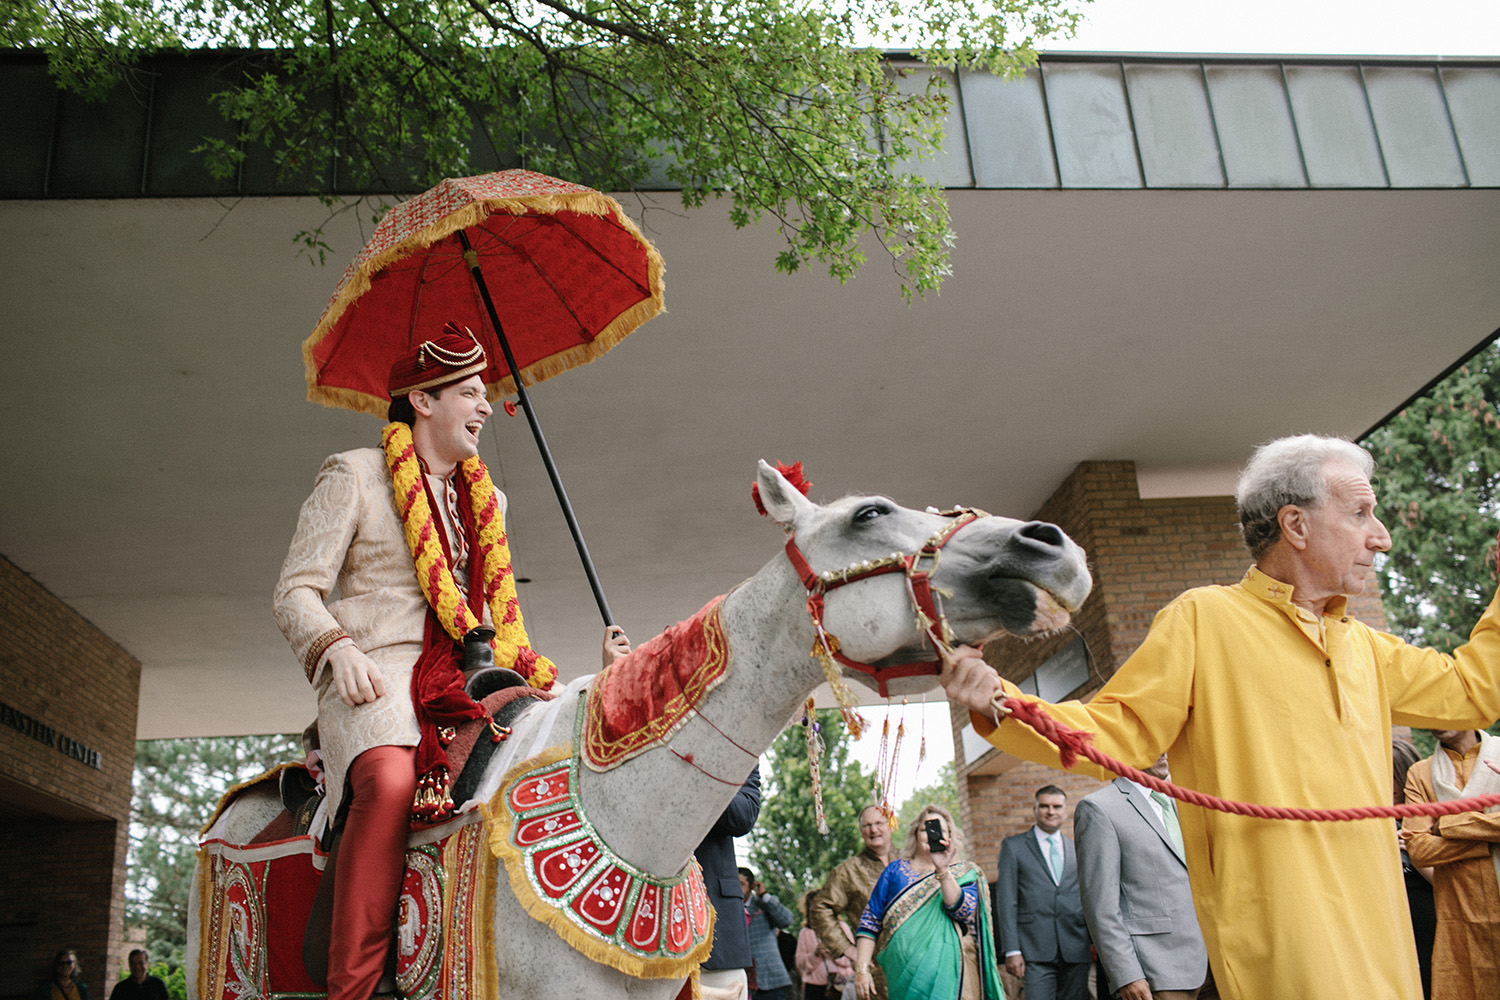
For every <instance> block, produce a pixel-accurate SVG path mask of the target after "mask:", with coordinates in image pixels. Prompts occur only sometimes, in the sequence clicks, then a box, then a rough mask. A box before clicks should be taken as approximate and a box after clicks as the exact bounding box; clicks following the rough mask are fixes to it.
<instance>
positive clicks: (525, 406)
mask: <svg viewBox="0 0 1500 1000" xmlns="http://www.w3.org/2000/svg"><path fill="white" fill-rule="evenodd" d="M458 241H459V243H461V244H463V248H464V261H465V262H466V263H467V264H468V265H469V273H470V274H471V275H473V276H474V284H475V285H476V286H477V287H478V288H479V297H480V298H481V299H483V300H484V308H485V311H486V312H488V313H489V316H490V325H491V326H492V327H493V328H494V330H495V338H496V339H497V340H499V341H500V351H501V353H503V354H504V355H505V363H506V365H508V366H509V367H510V375H511V378H512V379H514V380H515V383H516V397H517V398H518V399H520V401H521V409H522V410H524V411H525V413H526V422H527V423H528V424H530V425H531V436H532V437H534V438H536V446H537V450H538V451H540V452H541V453H542V465H544V466H546V468H547V478H548V479H550V480H552V491H553V492H554V493H556V494H557V502H558V504H559V505H560V506H561V507H562V512H563V519H564V520H566V521H567V522H568V531H569V532H571V533H572V535H573V545H574V547H575V548H577V549H578V558H579V559H580V560H582V561H583V575H584V576H586V577H588V581H589V589H590V590H592V591H593V592H594V603H595V604H597V605H599V614H600V616H601V617H603V619H604V624H605V625H613V624H615V619H614V615H612V614H610V611H609V602H608V601H607V600H605V599H604V588H603V587H602V586H600V584H599V574H598V573H596V572H595V571H594V560H593V557H592V556H590V555H589V547H588V545H587V544H585V543H584V540H583V530H582V529H581V528H579V527H578V518H576V517H574V516H573V504H572V503H571V502H570V501H569V500H568V491H567V490H565V489H563V483H562V477H561V476H560V475H558V473H557V465H556V463H554V462H553V461H552V449H550V448H548V447H547V437H546V435H544V434H543V433H542V425H541V424H539V423H538V422H537V419H536V414H535V413H534V412H532V409H531V397H530V396H528V395H527V394H526V386H524V385H522V384H521V369H520V367H519V366H518V365H517V364H516V357H515V355H514V354H512V353H511V351H510V341H508V340H506V339H505V329H504V328H503V327H502V326H501V325H500V316H499V314H498V313H496V312H495V303H494V301H493V300H492V299H491V298H490V289H489V286H488V285H486V284H485V283H484V275H483V274H481V273H480V271H479V255H478V254H477V253H475V252H474V248H473V247H471V246H470V245H469V235H468V234H467V233H465V232H464V231H463V230H462V229H460V230H459V231H458Z"/></svg>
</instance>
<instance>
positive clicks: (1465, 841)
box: [1401, 729, 1500, 1000]
mask: <svg viewBox="0 0 1500 1000" xmlns="http://www.w3.org/2000/svg"><path fill="white" fill-rule="evenodd" d="M1432 735H1434V736H1436V737H1437V741H1438V746H1437V749H1436V750H1434V751H1433V754H1432V756H1431V757H1429V758H1427V759H1426V760H1419V761H1417V762H1416V763H1415V764H1413V765H1412V766H1411V770H1410V771H1408V772H1407V775H1406V801H1408V802H1448V801H1451V800H1453V799H1458V798H1471V797H1473V796H1475V795H1492V794H1495V793H1496V792H1500V774H1496V773H1495V771H1494V770H1493V768H1492V766H1491V765H1493V766H1500V737H1495V736H1491V735H1490V734H1489V733H1482V732H1476V731H1474V730H1472V729H1440V730H1435V731H1434V732H1433V734H1432ZM1401 839H1402V840H1404V841H1405V842H1406V851H1407V853H1408V854H1410V855H1411V862H1412V864H1414V865H1416V866H1418V867H1419V868H1422V867H1430V868H1431V869H1432V899H1433V903H1434V904H1435V906H1436V909H1437V935H1436V937H1435V938H1434V939H1433V943H1432V995H1433V997H1434V998H1435V1000H1495V998H1496V997H1500V814H1496V813H1487V812H1462V813H1458V814H1456V815H1453V816H1410V817H1407V819H1406V821H1405V822H1404V823H1403V824H1402V829H1401Z"/></svg>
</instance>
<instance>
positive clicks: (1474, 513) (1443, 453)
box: [1361, 344, 1500, 652]
mask: <svg viewBox="0 0 1500 1000" xmlns="http://www.w3.org/2000/svg"><path fill="white" fill-rule="evenodd" d="M1497 406H1500V345H1496V344H1491V345H1490V346H1488V347H1486V348H1485V349H1484V350H1482V351H1480V352H1479V353H1478V354H1476V355H1475V356H1474V357H1473V358H1471V359H1470V360H1469V362H1468V363H1467V364H1465V365H1463V366H1461V367H1460V368H1458V369H1457V370H1456V371H1454V372H1453V373H1452V374H1451V375H1449V376H1448V377H1447V378H1445V379H1443V381H1442V382H1440V383H1439V384H1438V385H1437V386H1435V387H1434V388H1433V390H1432V391H1431V392H1430V393H1428V394H1427V395H1425V396H1424V397H1422V398H1421V399H1418V400H1416V401H1415V402H1413V403H1412V404H1411V405H1409V406H1407V407H1406V409H1404V410H1402V411H1401V413H1399V414H1397V416H1396V417H1394V418H1393V419H1391V420H1390V421H1389V422H1387V423H1386V424H1385V425H1384V426H1382V427H1381V428H1379V429H1378V430H1376V431H1374V432H1373V433H1371V434H1370V435H1369V437H1367V438H1365V440H1364V441H1362V442H1361V443H1362V444H1364V445H1365V446H1366V447H1367V448H1369V449H1370V451H1371V453H1372V454H1373V455H1374V456H1375V461H1376V465H1377V472H1376V489H1377V492H1378V493H1379V495H1380V503H1381V507H1382V508H1383V512H1384V515H1383V516H1384V520H1385V522H1386V526H1387V527H1388V528H1389V529H1390V532H1391V551H1390V553H1389V555H1387V556H1386V558H1385V560H1384V562H1383V564H1382V565H1381V567H1380V578H1381V580H1380V582H1381V586H1382V587H1383V588H1384V603H1385V613H1386V617H1387V619H1389V622H1390V625H1391V628H1392V630H1393V631H1395V632H1396V633H1397V634H1399V635H1402V636H1403V637H1405V638H1406V639H1407V640H1409V641H1410V642H1413V643H1416V644H1418V645H1422V646H1429V647H1432V648H1434V649H1440V650H1443V651H1445V652H1446V651H1449V650H1452V649H1453V648H1454V647H1455V646H1458V645H1460V644H1462V643H1463V642H1464V641H1465V639H1467V637H1468V634H1469V630H1470V629H1472V628H1473V627H1474V623H1475V622H1477V621H1478V620H1479V616H1480V614H1481V613H1482V612H1483V611H1484V609H1485V606H1486V605H1487V604H1489V601H1490V596H1491V595H1492V594H1493V593H1494V590H1495V582H1496V575H1495V557H1496V545H1495V531H1496V528H1497V521H1496V515H1497V513H1500V411H1497Z"/></svg>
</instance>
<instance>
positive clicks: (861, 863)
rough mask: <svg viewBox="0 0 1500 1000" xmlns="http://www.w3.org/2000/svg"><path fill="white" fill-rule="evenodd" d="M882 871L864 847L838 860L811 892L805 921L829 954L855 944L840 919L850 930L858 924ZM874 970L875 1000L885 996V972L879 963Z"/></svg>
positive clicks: (846, 949)
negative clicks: (820, 887)
mask: <svg viewBox="0 0 1500 1000" xmlns="http://www.w3.org/2000/svg"><path fill="white" fill-rule="evenodd" d="M883 871H885V862H884V861H882V860H880V858H879V857H877V856H876V855H875V853H874V852H873V851H871V850H870V849H869V848H865V849H864V850H863V851H860V852H859V853H858V854H856V855H855V856H854V857H852V858H846V859H845V860H843V861H841V862H839V864H838V866H837V867H836V868H834V870H833V871H831V872H829V873H828V881H827V882H825V883H823V888H822V889H821V890H819V892H818V893H817V894H816V895H815V896H813V898H812V905H811V906H809V907H808V909H809V910H810V911H811V912H810V913H809V915H808V924H809V925H810V926H811V927H812V929H813V933H815V934H817V935H818V940H819V941H820V942H822V944H823V947H824V948H825V949H826V950H827V951H828V953H829V954H830V955H835V956H837V955H842V954H844V953H845V952H846V951H848V950H849V949H850V948H853V947H854V942H853V941H852V940H850V937H849V935H848V934H846V933H844V929H843V928H842V927H840V926H839V921H840V920H843V921H844V922H845V923H846V924H848V925H849V928H850V930H851V932H852V930H853V928H855V927H858V926H859V920H860V918H861V917H863V916H864V915H865V905H866V904H868V903H869V902H870V890H872V889H874V888H875V883H876V881H878V880H879V878H880V873H881V872H883ZM873 971H874V976H875V996H876V998H877V1000H885V997H886V993H885V973H884V971H883V970H882V969H881V968H880V966H879V965H876V966H875V968H874V970H873Z"/></svg>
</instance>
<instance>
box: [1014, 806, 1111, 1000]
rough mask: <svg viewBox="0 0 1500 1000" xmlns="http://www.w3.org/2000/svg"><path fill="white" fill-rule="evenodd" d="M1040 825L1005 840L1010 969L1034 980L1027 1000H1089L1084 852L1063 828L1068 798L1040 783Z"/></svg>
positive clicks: (1037, 808) (1027, 980) (1037, 813)
mask: <svg viewBox="0 0 1500 1000" xmlns="http://www.w3.org/2000/svg"><path fill="white" fill-rule="evenodd" d="M1033 812H1034V815H1035V817H1036V824H1035V825H1034V826H1032V828H1031V829H1030V830H1027V831H1025V832H1024V833H1018V834H1016V835H1015V836H1013V837H1006V838H1005V839H1004V840H1002V841H1001V842H1000V869H999V871H998V872H997V873H996V876H995V923H996V925H997V926H998V927H999V929H1000V939H999V945H1000V952H1001V954H1002V955H1003V956H1004V961H1005V968H1006V971H1008V972H1009V973H1010V974H1011V975H1013V976H1015V977H1016V978H1017V979H1020V980H1022V981H1024V982H1025V984H1026V1000H1086V998H1087V996H1088V988H1089V962H1090V959H1091V956H1090V953H1089V929H1088V926H1087V925H1086V924H1085V923H1084V920H1083V902H1082V900H1081V899H1080V898H1079V895H1078V856H1077V854H1076V853H1075V852H1074V850H1073V841H1071V840H1069V839H1068V838H1067V837H1064V836H1063V834H1062V825H1063V820H1064V819H1066V818H1067V813H1068V797H1067V795H1066V794H1065V793H1064V792H1063V790H1062V789H1061V788H1058V787H1057V786H1056V785H1046V786H1044V787H1042V788H1039V789H1037V792H1036V804H1035V806H1034V807H1033Z"/></svg>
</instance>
